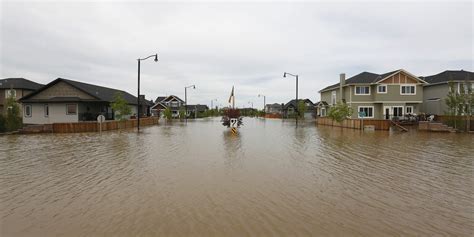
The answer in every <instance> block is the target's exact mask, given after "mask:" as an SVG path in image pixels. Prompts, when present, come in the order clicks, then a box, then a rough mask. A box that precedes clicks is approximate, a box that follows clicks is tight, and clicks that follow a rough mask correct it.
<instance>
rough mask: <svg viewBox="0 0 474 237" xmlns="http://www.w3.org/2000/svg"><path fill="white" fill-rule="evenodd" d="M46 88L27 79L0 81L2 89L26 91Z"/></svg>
mask: <svg viewBox="0 0 474 237" xmlns="http://www.w3.org/2000/svg"><path fill="white" fill-rule="evenodd" d="M42 86H44V85H43V84H39V83H36V82H33V81H30V80H28V79H25V78H5V79H0V89H10V88H12V89H26V90H38V89H39V88H41V87H42Z"/></svg>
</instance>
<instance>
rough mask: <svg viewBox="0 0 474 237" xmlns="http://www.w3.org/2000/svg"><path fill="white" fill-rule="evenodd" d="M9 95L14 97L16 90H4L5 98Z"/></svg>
mask: <svg viewBox="0 0 474 237" xmlns="http://www.w3.org/2000/svg"><path fill="white" fill-rule="evenodd" d="M10 97H13V98H16V90H13V89H10V90H5V99H8V98H10Z"/></svg>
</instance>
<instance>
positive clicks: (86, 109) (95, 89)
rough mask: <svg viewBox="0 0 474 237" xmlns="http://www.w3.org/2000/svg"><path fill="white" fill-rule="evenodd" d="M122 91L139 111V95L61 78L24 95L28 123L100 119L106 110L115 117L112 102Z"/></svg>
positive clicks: (23, 102)
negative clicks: (99, 116) (98, 117)
mask: <svg viewBox="0 0 474 237" xmlns="http://www.w3.org/2000/svg"><path fill="white" fill-rule="evenodd" d="M116 93H121V94H122V96H123V98H124V99H125V101H126V102H127V103H128V105H129V106H130V107H131V111H132V114H136V112H137V106H136V105H137V97H135V96H133V95H131V94H129V93H127V92H125V91H121V90H116V89H111V88H107V87H102V86H97V85H92V84H87V83H83V82H78V81H73V80H69V79H64V78H58V79H56V80H54V81H52V82H50V83H48V84H47V85H45V86H43V87H41V88H40V89H38V90H36V91H35V92H33V93H30V94H28V95H26V96H24V97H22V98H21V99H20V101H21V102H22V104H23V123H24V124H51V123H74V122H80V121H96V119H97V116H98V115H100V114H102V115H104V116H105V118H106V119H107V120H112V119H114V118H115V114H114V111H112V108H111V103H112V102H113V101H114V96H115V94H116Z"/></svg>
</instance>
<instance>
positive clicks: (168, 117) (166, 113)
mask: <svg viewBox="0 0 474 237" xmlns="http://www.w3.org/2000/svg"><path fill="white" fill-rule="evenodd" d="M163 117H164V118H166V120H168V121H171V119H172V118H173V114H172V113H171V109H170V108H169V107H168V108H166V109H165V110H164V111H163Z"/></svg>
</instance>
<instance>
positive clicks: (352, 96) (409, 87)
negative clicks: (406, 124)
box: [319, 69, 426, 119]
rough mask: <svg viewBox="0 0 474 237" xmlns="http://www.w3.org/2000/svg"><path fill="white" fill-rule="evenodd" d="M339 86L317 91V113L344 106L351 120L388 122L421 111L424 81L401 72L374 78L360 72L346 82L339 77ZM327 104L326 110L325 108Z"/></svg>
mask: <svg viewBox="0 0 474 237" xmlns="http://www.w3.org/2000/svg"><path fill="white" fill-rule="evenodd" d="M339 79H340V82H339V83H337V84H333V85H331V86H328V87H326V88H324V89H322V90H320V91H319V93H320V94H321V102H322V103H325V104H321V105H320V106H319V107H320V111H321V113H322V112H323V111H324V112H325V113H327V111H328V109H329V108H330V107H331V106H334V105H335V104H336V103H338V102H345V103H347V104H348V105H349V106H351V107H352V109H353V111H354V113H353V114H352V118H359V115H364V114H365V116H364V117H365V118H374V119H392V118H393V117H397V118H403V117H404V116H405V115H406V114H416V113H419V112H420V111H421V105H422V103H423V86H424V85H425V84H426V82H425V81H424V80H422V79H421V78H418V77H417V76H414V75H413V74H411V73H409V72H407V71H405V70H403V69H399V70H395V71H392V72H387V73H382V74H376V73H371V72H362V73H359V74H357V75H355V76H353V77H350V78H349V79H347V80H346V79H345V74H341V75H340V78H339ZM326 104H327V106H326Z"/></svg>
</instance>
